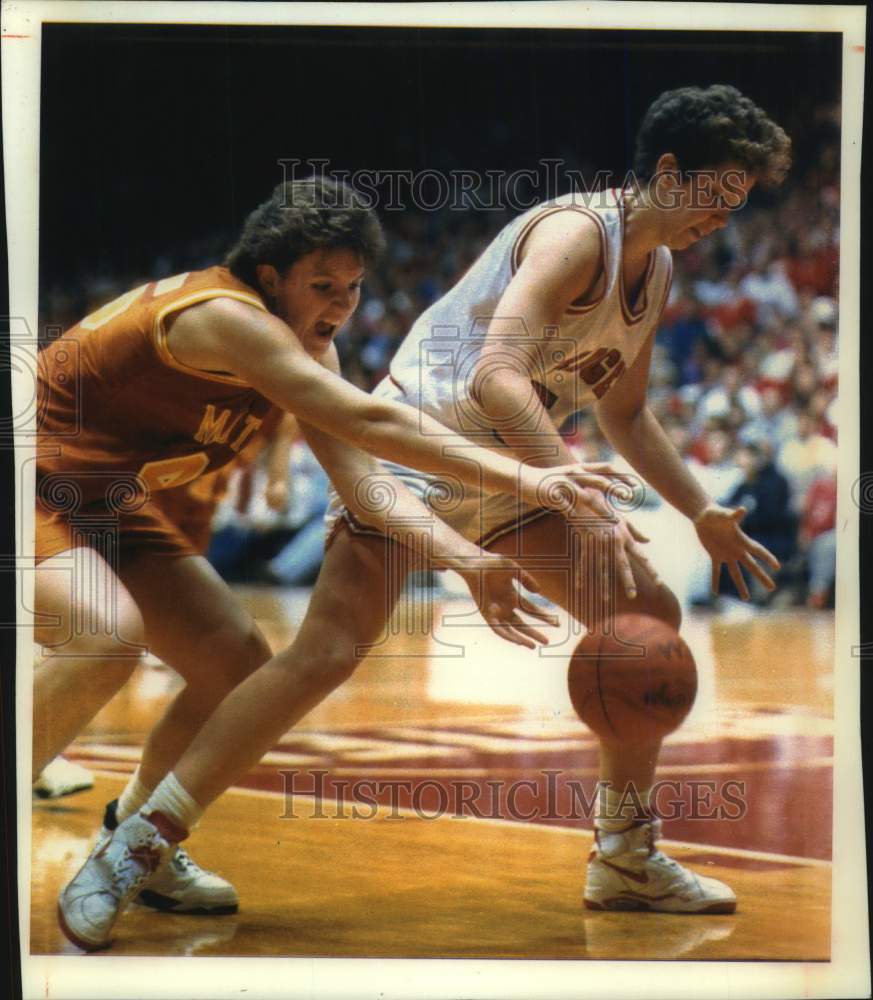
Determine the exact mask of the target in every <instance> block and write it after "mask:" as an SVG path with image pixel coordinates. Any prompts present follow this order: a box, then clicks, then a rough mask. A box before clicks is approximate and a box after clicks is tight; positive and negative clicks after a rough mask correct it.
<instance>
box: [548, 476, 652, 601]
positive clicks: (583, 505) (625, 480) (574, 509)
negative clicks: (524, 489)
mask: <svg viewBox="0 0 873 1000" xmlns="http://www.w3.org/2000/svg"><path fill="white" fill-rule="evenodd" d="M537 471H538V472H540V473H541V475H542V479H541V481H540V485H539V500H540V503H541V504H542V506H544V507H551V508H552V509H554V510H556V511H559V512H560V513H562V514H563V515H564V516H565V517H567V518H568V520H569V521H570V522H571V524H574V529H575V530H574V534H575V537H577V538H580V539H581V538H583V537H584V535H585V534H586V533H593V534H600V535H602V536H603V537H604V538H606V539H607V540H608V544H607V547H606V548H605V549H603V550H602V554H603V557H602V558H601V559H600V560H599V565H598V566H597V567H594V566H592V565H591V564H590V562H589V561H588V560H587V559H586V557H585V555H584V553H583V552H581V551H580V552H579V553H577V554H576V557H575V564H576V565H577V566H578V567H579V570H580V571H579V572H577V573H576V589H577V591H579V592H580V593H584V591H585V578H586V575H588V576H589V577H590V575H591V574H592V573H594V574H599V577H600V579H599V583H598V586H599V587H600V589H601V593H602V594H603V595H604V598H605V599H606V600H608V599H609V597H610V595H611V594H612V590H613V587H612V580H611V578H610V575H611V574H612V573H615V574H616V576H617V581H618V583H619V584H620V586H621V588H622V589H623V590H624V592H625V594H626V595H627V597H628V598H629V599H630V600H633V599H634V598H635V597H636V596H637V588H636V582H635V580H634V573H633V569H632V568H631V558H632V557H633V558H634V559H635V560H636V561H637V562H639V563H640V564H641V565H642V567H643V568H644V569H645V570H647V571H648V573H649V574H650V575H651V576H652V578H653V579H655V580H657V579H658V574H657V573H656V572H655V569H654V567H653V566H652V565H651V563H650V562H649V560H648V559H647V558H646V556H645V555H644V554H643V551H642V549H641V548H640V543H645V542H648V538H646V537H645V536H644V535H642V534H641V533H640V532H639V531H637V529H636V528H634V527H633V526H632V525H631V524H630V523H629V522H628V521H626V520H625V519H624V518H623V517H621V516H620V515H619V514H617V513H616V511H615V510H614V508H613V506H612V501H616V502H626V501H628V500H629V499H630V497H631V496H632V493H633V490H634V488H635V487H636V486H637V485H638V483H639V481H638V480H637V479H636V478H635V477H634V476H630V475H627V474H626V473H623V472H619V471H618V470H616V469H614V468H613V467H612V466H611V465H609V463H607V462H596V463H592V464H588V465H565V466H558V467H556V468H551V469H538V470H537ZM583 544H584V543H583ZM610 551H611V553H612V558H610V556H609V554H608V553H609V552H610Z"/></svg>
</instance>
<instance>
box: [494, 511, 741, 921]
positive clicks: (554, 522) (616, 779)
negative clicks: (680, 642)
mask: <svg viewBox="0 0 873 1000" xmlns="http://www.w3.org/2000/svg"><path fill="white" fill-rule="evenodd" d="M575 530H578V529H571V528H570V526H569V525H568V523H567V521H566V520H565V519H564V518H562V517H560V516H559V515H556V514H545V515H543V516H542V517H540V518H539V519H537V520H535V521H532V522H530V523H528V524H526V525H523V526H521V527H519V528H517V529H516V530H514V531H512V532H510V533H509V534H506V535H504V536H502V537H501V538H499V539H498V540H497V541H495V542H494V543H492V544H491V545H489V546H488V548H489V549H491V550H492V551H497V552H501V553H503V554H505V555H511V556H513V557H514V558H516V559H518V561H519V562H520V563H521V564H522V565H523V566H525V564H526V559H529V560H530V561H531V562H533V563H534V565H536V564H537V562H542V561H544V562H547V563H548V564H549V565H550V566H551V565H554V569H551V568H549V569H546V570H542V569H534V568H533V567H532V566H527V567H526V568H528V569H529V571H530V572H532V573H533V575H534V576H535V577H536V579H537V582H538V584H539V585H540V588H541V592H542V594H543V595H544V596H546V597H548V598H549V599H550V600H552V601H554V602H555V603H556V604H558V605H560V606H562V607H563V608H565V609H566V610H568V611H570V612H571V613H573V614H574V615H577V616H579V617H580V618H581V619H582V622H583V624H585V625H586V626H587V627H589V628H596V627H598V626H599V625H600V624H602V622H599V621H597V620H592V619H590V618H589V620H587V621H586V620H585V619H586V617H588V616H589V615H590V614H591V613H592V609H594V613H595V614H597V613H598V610H599V609H600V610H601V613H602V609H603V607H604V605H603V604H602V602H598V601H596V600H590V599H588V598H590V597H591V594H590V590H591V588H592V587H598V586H600V579H601V577H600V575H599V573H596V572H591V567H587V566H581V567H580V566H576V565H573V555H572V554H573V553H574V552H576V551H584V549H581V550H580V549H579V548H577V547H575V546H574V545H573V544H572V543H571V536H570V532H571V531H575ZM546 557H547V558H546ZM631 565H632V569H633V574H634V580H635V582H636V588H637V596H636V597H635V598H633V599H631V598H629V597H628V596H627V594H626V593H624V591H623V590H622V588H621V587H620V586H617V585H616V586H613V587H612V588H611V589H612V591H613V596H612V600H613V602H614V613H615V614H616V615H617V614H622V613H636V614H646V615H651V616H652V617H654V618H659V619H660V620H662V621H664V622H666V623H667V624H668V625H670V626H671V627H672V628H674V629H677V630H678V629H679V626H680V624H681V617H682V615H681V608H680V605H679V602H678V600H677V599H676V597H675V595H674V594H673V593H672V591H671V590H670V589H669V588H668V587H667V586H666V585H665V584H664V583H662V582H660V581H656V580H654V579H653V578H652V576H651V574H650V573H649V571H648V569H647V568H646V567H645V566H644V565H643V564H642V563H641V562H640V561H639V560H637V559H634V558H633V557H631ZM579 572H582V573H583V586H582V597H581V599H580V597H579V594H578V591H577V590H576V589H575V582H576V574H578V573H579ZM659 752H660V741H653V742H650V743H642V744H619V743H604V742H601V744H600V769H599V783H600V787H599V790H598V791H599V794H598V803H597V816H596V819H595V831H596V832H595V848H594V851H593V852H592V854H591V858H590V859H589V865H588V877H587V884H586V890H585V903H586V905H587V906H589V907H590V908H592V909H652V910H665V911H674V912H682V913H689V912H694V913H730V912H733V910H734V908H735V906H736V899H735V897H734V894H733V892H732V891H731V890H730V888H728V886H726V885H724V884H723V883H721V882H718V881H716V880H715V879H709V878H704V877H702V876H698V875H696V874H695V873H694V872H691V871H689V870H688V869H685V868H683V867H682V866H681V865H678V864H676V862H674V861H671V860H670V859H669V858H666V857H665V856H664V855H663V854H661V853H660V851H657V850H656V848H655V842H656V840H657V837H658V834H659V831H660V820H658V819H657V818H656V817H655V816H654V815H653V814H652V813H651V812H650V811H649V791H650V789H651V787H652V785H653V784H654V776H655V769H656V766H657V761H658V754H659ZM628 789H630V792H629V793H628Z"/></svg>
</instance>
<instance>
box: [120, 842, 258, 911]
mask: <svg viewBox="0 0 873 1000" xmlns="http://www.w3.org/2000/svg"><path fill="white" fill-rule="evenodd" d="M136 901H137V903H142V905H143V906H150V907H151V908H152V909H153V910H164V911H167V912H170V913H191V914H200V915H202V916H220V915H222V914H226V913H236V911H237V910H238V909H239V896H238V895H237V892H236V889H234V887H233V886H232V885H231V884H230V882H228V881H227V879H223V878H222V877H221V876H220V875H216V874H215V872H209V871H206V869H205V868H201V867H200V865H198V864H197V862H196V861H195V860H194V859H193V858H192V857H191V855H190V854H188V852H187V851H185V850H184V849H183V848H181V847H177V848H176V850H175V852H174V853H173V854H172V855H170V857H169V858H168V859H167V860H166V861H165V862H164V863H163V864H162V865H161V867H160V868H159V869H158V870H157V871H156V872H155V875H154V878H151V879H149V884H148V887H147V888H145V889H143V890H141V892H140V894H139V895H138V896H137V897H136Z"/></svg>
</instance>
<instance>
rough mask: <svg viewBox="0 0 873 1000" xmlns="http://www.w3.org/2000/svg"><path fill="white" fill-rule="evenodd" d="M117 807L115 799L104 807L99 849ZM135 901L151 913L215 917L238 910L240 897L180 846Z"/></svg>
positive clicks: (109, 834) (109, 833) (108, 835)
mask: <svg viewBox="0 0 873 1000" xmlns="http://www.w3.org/2000/svg"><path fill="white" fill-rule="evenodd" d="M117 808H118V800H117V799H113V800H112V802H110V803H109V805H107V806H106V812H105V813H104V814H103V829H102V830H101V831H100V835H99V839H98V841H97V844H98V846H99V845H100V843H101V841H103V840H109V839H111V837H112V831H113V830H114V829H115V828H116V827H117V826H118V820H117V819H116V810H117ZM136 902H137V903H140V904H142V905H143V906H150V907H151V908H152V909H153V910H161V911H163V912H167V913H189V914H192V915H195V916H212V917H217V916H222V915H224V914H227V913H236V912H237V910H239V896H238V895H237V891H236V889H234V887H233V886H232V885H231V884H230V882H228V881H227V879H223V878H222V877H221V876H220V875H216V874H215V873H214V872H210V871H207V870H206V869H205V868H201V867H200V865H198V864H197V862H196V861H195V860H194V859H193V858H192V857H191V855H190V854H188V852H187V851H186V850H185V849H184V848H183V847H181V846H177V847H176V850H175V851H174V852H173V853H172V854H171V855H170V856H169V857H168V858H167V859H166V860H165V861H164V862H163V863H162V864H161V866H160V868H159V869H158V870H157V871H156V872H155V874H154V876H153V877H152V878H150V879H149V884H148V888H145V889H143V890H142V891H141V892H140V894H139V895H138V896H137V897H136Z"/></svg>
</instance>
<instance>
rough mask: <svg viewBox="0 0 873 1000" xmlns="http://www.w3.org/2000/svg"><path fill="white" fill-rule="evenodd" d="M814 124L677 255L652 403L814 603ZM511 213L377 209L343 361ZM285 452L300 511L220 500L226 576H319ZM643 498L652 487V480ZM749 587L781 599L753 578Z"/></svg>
mask: <svg viewBox="0 0 873 1000" xmlns="http://www.w3.org/2000/svg"><path fill="white" fill-rule="evenodd" d="M806 127H807V128H808V129H809V130H810V131H811V132H814V135H815V149H816V155H815V157H814V158H813V159H812V160H811V161H809V162H807V163H806V165H805V166H804V167H803V168H802V169H801V170H800V171H795V172H794V173H793V174H792V176H791V179H790V181H789V182H788V183H787V184H786V186H785V188H784V190H782V191H780V192H777V193H776V194H775V195H769V196H768V195H761V196H756V194H755V193H753V196H752V200H751V202H750V204H749V206H748V207H747V208H746V209H745V210H744V211H742V212H739V213H736V214H735V215H734V216H732V218H731V221H730V224H729V226H728V227H727V228H726V229H725V230H723V231H721V232H718V233H716V234H715V235H713V236H711V237H710V238H708V239H706V240H703V241H701V242H700V243H699V244H696V245H695V246H693V247H692V248H690V249H689V250H687V251H685V252H682V253H680V254H677V255H676V256H675V258H674V264H675V271H674V275H675V276H674V281H673V286H672V289H671V293H670V297H669V301H668V303H667V306H666V309H665V312H664V315H663V317H662V319H661V323H660V327H659V330H658V334H657V339H656V346H655V352H654V358H653V365H652V375H651V381H650V390H649V405H650V406H651V408H652V410H653V411H654V413H655V414H656V416H657V417H658V418H659V419H660V420H661V422H662V423H663V425H664V426H665V428H666V429H667V431H668V433H669V434H670V436H671V438H672V440H673V441H674V443H675V445H676V447H677V448H678V449H679V451H680V452H681V454H682V455H683V456H684V457H685V459H686V461H687V462H688V464H689V466H690V467H691V468H692V469H693V471H694V473H695V475H697V476H698V478H699V479H700V480H701V482H702V483H703V484H704V486H705V488H706V489H707V490H708V491H709V492H710V493H711V495H712V496H713V497H714V498H715V499H716V500H718V501H719V502H721V503H725V504H728V505H731V506H738V505H742V506H744V507H746V509H747V511H748V514H747V516H746V518H745V521H744V528H745V530H746V531H747V532H748V533H749V534H750V535H752V537H754V538H756V539H757V540H759V541H760V542H762V543H763V544H764V545H766V546H767V547H768V548H769V549H770V550H771V551H773V552H774V553H775V554H776V556H777V557H778V558H779V559H780V560H781V562H782V564H783V570H782V571H781V573H780V577H779V580H778V582H779V583H780V588H779V591H778V592H777V593H778V595H779V596H778V597H777V598H776V599H777V600H780V601H782V602H786V601H790V602H797V603H807V604H808V605H810V606H812V607H819V608H820V607H827V606H832V602H833V588H834V578H835V563H836V534H835V520H836V466H837V447H836V442H837V329H838V313H837V301H838V287H837V282H838V274H839V202H840V187H839V108H838V107H835V106H827V107H821V108H818V109H814V110H813V111H811V112H810V113H809V115H808V117H807V126H806ZM513 214H514V213H512V212H503V211H500V212H496V211H486V212H476V211H457V210H454V211H453V210H450V209H446V210H441V211H437V212H426V211H418V210H406V211H403V212H390V211H388V212H383V213H380V217H381V219H382V222H383V225H384V226H385V230H386V236H387V242H388V249H387V253H386V255H385V258H384V259H383V261H382V262H381V263H380V265H379V266H378V267H377V268H376V269H375V270H374V271H373V273H371V274H369V275H368V277H367V281H366V284H365V288H364V292H363V295H362V299H361V304H360V306H359V308H358V311H357V313H356V314H355V315H354V317H353V318H352V320H351V321H350V323H349V324H348V326H347V328H346V329H345V331H344V332H343V333H342V334H341V336H340V337H339V338H338V341H337V346H338V348H339V351H340V356H341V360H342V364H343V372H344V375H345V377H346V378H348V379H349V380H350V381H352V382H353V383H355V384H356V385H358V386H359V387H361V388H362V389H365V390H369V389H370V388H372V387H373V386H374V385H376V384H377V383H378V382H379V381H380V379H381V378H382V377H383V376H384V375H385V373H386V372H387V369H388V365H389V363H390V360H391V358H392V356H393V354H394V352H395V350H396V349H397V346H398V345H399V343H400V341H401V340H402V339H403V337H404V336H405V334H406V332H407V331H408V330H409V329H410V327H411V325H412V323H413V321H414V320H415V319H416V318H417V316H418V315H420V313H421V312H423V311H424V310H425V309H426V308H427V307H428V306H429V305H430V304H431V303H432V302H434V301H435V300H436V299H437V298H439V297H440V296H441V295H442V294H443V293H445V292H446V291H447V290H448V289H449V288H450V287H451V286H452V285H453V284H454V283H455V282H456V281H457V280H458V278H459V277H460V276H461V275H462V274H463V273H464V272H465V271H466V270H467V268H468V267H469V266H470V265H471V264H472V262H473V261H474V260H475V259H476V258H477V256H478V255H479V254H480V253H481V252H482V250H484V248H485V247H486V246H487V245H488V243H489V242H490V240H491V239H492V238H493V236H494V235H495V234H496V232H497V231H498V230H499V229H500V228H501V227H502V226H503V225H505V224H506V222H507V221H509V219H510V218H511V217H512V215H513ZM227 245H228V236H227V234H216V235H215V236H213V237H210V238H208V239H204V240H203V241H202V242H201V243H199V244H198V245H196V246H190V245H189V246H188V247H186V248H184V250H182V251H180V250H179V249H178V248H177V249H176V250H175V252H174V256H173V257H169V256H168V257H164V258H161V259H160V260H157V261H156V262H155V266H154V271H153V273H152V274H150V275H148V276H146V277H140V279H139V281H136V280H122V279H116V280H110V279H108V278H105V277H101V278H93V279H88V280H85V281H83V282H81V283H80V284H79V285H78V287H76V288H75V289H74V290H71V286H68V285H65V286H63V287H60V286H58V287H55V288H50V289H47V290H44V293H43V301H42V303H41V305H42V313H43V319H44V324H45V323H48V324H55V325H58V326H62V327H66V326H67V325H70V324H71V323H73V322H75V320H76V319H78V318H80V317H81V316H83V315H85V314H86V313H87V312H88V311H90V309H92V308H95V307H96V306H98V305H101V304H103V303H104V302H106V301H107V300H108V299H110V298H112V297H114V295H116V294H118V293H119V292H121V291H123V290H125V289H126V288H127V287H132V286H133V285H134V284H137V283H141V282H142V281H144V280H150V279H153V278H156V277H160V276H162V275H165V274H172V273H175V272H176V271H180V270H185V269H190V268H191V267H196V266H207V265H208V264H211V263H214V262H215V261H216V260H220V259H221V257H222V256H223V252H224V250H225V249H226V247H227ZM198 262H199V263H198ZM566 434H567V440H568V442H569V443H570V445H571V447H572V448H573V450H574V452H575V453H576V454H577V455H578V456H579V457H580V458H581V459H583V460H592V461H593V460H603V459H607V458H611V457H612V456H611V455H610V451H609V447H608V445H607V444H606V442H605V440H604V439H603V437H602V436H601V435H600V434H599V432H598V429H597V425H596V422H595V420H594V418H593V416H592V415H591V414H589V413H583V414H580V415H578V416H577V418H576V419H575V420H574V421H573V425H572V427H570V428H567V429H566ZM292 458H293V460H292V465H293V466H294V469H293V471H292V483H294V482H295V481H296V485H293V486H292V496H293V495H294V491H297V493H298V494H303V495H305V497H306V499H305V501H300V503H299V504H298V506H297V509H296V510H295V511H294V512H293V513H292V514H286V515H280V514H275V513H274V512H271V511H268V510H267V509H266V507H264V506H263V505H261V506H258V504H257V501H255V503H254V506H252V507H251V509H250V510H248V511H247V512H240V511H239V510H238V509H237V507H238V504H236V502H235V501H234V499H233V496H232V495H231V497H230V498H229V500H228V501H226V502H225V504H224V506H223V508H222V509H221V511H220V512H219V518H220V523H219V524H217V527H218V528H220V529H221V532H223V533H224V534H223V535H221V534H219V535H218V536H217V538H218V539H219V541H220V540H221V538H225V539H226V538H227V537H228V532H230V534H231V535H235V536H237V540H239V536H245V537H246V539H247V542H246V543H245V544H243V545H242V547H241V548H240V547H239V546H237V548H235V549H234V552H235V560H234V559H231V560H230V561H227V560H225V561H224V562H222V559H224V557H225V555H226V551H225V550H224V549H222V548H221V545H220V544H219V545H218V546H217V548H216V547H214V553H213V557H214V558H215V560H216V561H217V562H218V563H219V565H220V568H222V571H223V572H224V573H225V574H226V575H227V576H228V577H229V578H241V577H242V578H245V577H246V576H247V575H248V576H250V575H251V572H250V569H251V565H252V563H253V562H254V563H256V564H258V565H259V566H260V567H261V569H260V570H259V571H258V572H257V574H256V575H258V576H260V577H263V578H269V579H273V580H276V581H278V582H285V583H308V582H311V580H312V579H313V578H314V575H315V573H316V572H317V567H318V561H319V558H320V554H321V551H322V547H323V533H321V532H320V528H319V527H318V525H320V521H321V512H322V511H323V509H324V496H325V493H326V480H325V478H324V477H323V475H320V474H319V473H318V472H317V471H316V470H315V469H314V465H315V464H316V463H314V462H313V461H312V459H311V455H309V454H308V453H307V449H306V448H305V446H303V445H302V444H299V445H297V446H296V447H295V449H294V452H293V456H292ZM231 493H233V491H231ZM255 494H256V491H255ZM646 502H647V503H649V504H657V503H658V502H659V500H658V498H657V497H655V496H653V495H651V491H649V494H648V495H647V498H646ZM293 506H294V505H293V504H292V507H293ZM304 531H306V532H308V534H306V535H305V536H304V537H305V538H306V543H307V544H306V545H305V546H304V545H303V544H299V549H298V554H299V555H300V558H299V560H298V561H297V565H300V566H305V572H303V573H298V572H294V569H295V559H294V557H293V552H294V550H293V549H291V550H289V551H290V552H291V553H292V555H288V554H287V553H286V554H285V555H284V556H283V552H284V550H285V548H286V546H287V545H288V544H291V545H293V543H294V539H295V537H296V536H297V535H298V534H300V533H301V532H304ZM270 537H271V538H272V542H271V543H270V544H268V543H267V542H266V541H265V538H270ZM216 552H217V553H218V554H217V555H216V554H215V553H216ZM267 560H272V561H270V562H269V567H268V572H267V573H264V572H263V566H264V564H265V563H266V562H267ZM725 585H726V588H727V590H728V591H730V588H731V584H730V581H727V580H726V581H725ZM755 599H756V600H758V601H759V602H762V603H763V602H765V601H767V600H771V599H773V598H771V597H770V596H769V595H766V594H764V593H763V592H761V591H756V593H755ZM698 600H699V602H700V603H705V602H706V601H707V600H708V597H707V596H706V595H705V594H700V595H699V597H698Z"/></svg>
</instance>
